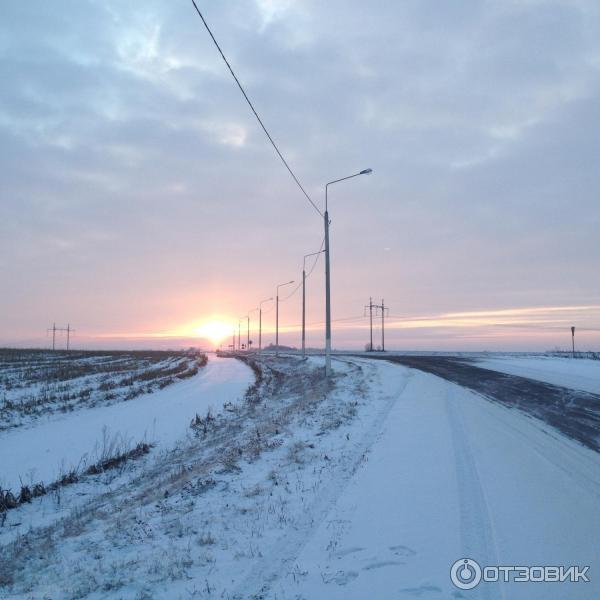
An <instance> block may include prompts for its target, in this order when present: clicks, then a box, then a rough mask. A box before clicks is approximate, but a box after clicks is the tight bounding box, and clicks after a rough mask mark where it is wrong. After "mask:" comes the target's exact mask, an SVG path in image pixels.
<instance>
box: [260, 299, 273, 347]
mask: <svg viewBox="0 0 600 600" xmlns="http://www.w3.org/2000/svg"><path fill="white" fill-rule="evenodd" d="M272 300H273V298H267V299H266V300H263V301H262V302H259V304H258V353H259V354H260V353H261V352H262V305H263V304H265V303H266V302H271V301H272Z"/></svg>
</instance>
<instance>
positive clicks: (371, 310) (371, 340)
mask: <svg viewBox="0 0 600 600" xmlns="http://www.w3.org/2000/svg"><path fill="white" fill-rule="evenodd" d="M374 306H375V305H374V304H373V298H369V304H367V305H366V306H365V310H366V309H367V308H368V309H369V340H370V341H369V350H368V352H373V308H374Z"/></svg>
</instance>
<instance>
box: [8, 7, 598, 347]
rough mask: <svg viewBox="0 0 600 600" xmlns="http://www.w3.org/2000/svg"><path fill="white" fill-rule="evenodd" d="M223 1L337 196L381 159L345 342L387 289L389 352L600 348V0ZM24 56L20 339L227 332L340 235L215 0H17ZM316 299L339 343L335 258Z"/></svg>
mask: <svg viewBox="0 0 600 600" xmlns="http://www.w3.org/2000/svg"><path fill="white" fill-rule="evenodd" d="M198 5H199V7H200V9H201V10H202V11H203V13H204V16H205V18H206V19H207V21H208V23H209V24H210V26H211V28H212V30H213V32H214V34H215V36H216V37H217V39H218V40H219V42H220V44H221V46H222V48H223V50H224V52H225V53H226V55H227V56H228V58H229V60H230V62H231V64H232V66H233V68H234V70H235V71H236V73H237V75H238V76H239V78H240V80H241V81H242V83H243V85H244V86H245V88H246V90H247V92H248V94H249V96H250V98H251V99H252V100H253V102H254V104H255V105H256V107H257V109H258V111H259V113H260V114H261V116H262V118H263V120H264V122H265V124H266V125H267V127H268V128H269V130H270V132H271V134H272V136H273V137H274V139H275V140H276V141H277V143H278V144H279V146H280V148H281V150H282V151H283V153H284V155H285V156H286V158H287V159H288V161H289V163H290V164H291V165H292V168H293V169H294V171H295V173H296V174H297V175H298V177H299V178H300V180H301V181H302V183H303V185H304V187H305V188H306V190H307V192H308V193H309V195H310V196H311V198H312V199H313V200H314V202H315V203H316V204H317V205H318V206H319V207H322V206H323V203H324V186H325V183H326V182H328V181H331V180H333V179H337V178H340V177H344V176H346V175H350V174H353V173H356V172H357V171H360V170H361V169H364V168H372V169H373V174H372V175H369V176H361V177H357V178H355V179H352V180H350V181H347V182H343V183H339V184H336V185H334V186H331V187H330V194H329V208H330V218H331V270H332V271H331V272H332V316H333V319H334V324H333V345H334V347H337V348H359V347H363V346H364V344H365V343H366V342H368V335H369V329H368V327H369V323H368V318H367V317H365V316H364V315H365V314H366V313H365V308H364V307H365V305H366V304H368V303H369V298H370V297H373V298H374V301H376V302H377V303H380V302H381V299H382V298H383V299H384V301H385V302H384V303H385V305H386V306H389V318H388V320H387V323H386V346H387V347H388V348H396V349H429V350H435V349H440V350H452V349H456V350H547V349H554V348H568V347H570V344H571V332H570V327H571V325H575V326H576V327H577V330H576V331H577V334H576V336H577V345H578V347H579V348H580V349H585V350H588V349H590V350H600V278H599V277H598V264H599V262H600V245H599V244H598V239H599V238H598V232H599V231H600V206H599V198H600V196H599V195H598V190H600V169H599V168H598V160H599V158H600V135H599V134H600V78H599V74H600V4H599V3H598V2H597V0H568V1H566V0H564V1H563V0H561V1H558V0H518V1H517V0H488V1H483V0H481V1H478V0H462V1H461V2H439V1H438V0H404V1H401V2H393V1H384V0H375V1H374V2H355V1H350V2H348V1H344V2H342V1H341V0H329V1H328V2H316V1H311V0H306V1H296V2H293V1H291V0H245V1H236V0H231V1H228V2H216V1H214V0H213V1H210V2H209V1H202V0H200V2H198ZM0 75H1V78H2V94H1V95H0V172H1V173H2V177H1V182H0V281H1V282H2V283H1V288H0V290H1V293H0V344H2V345H18V346H28V345H32V346H48V344H50V343H51V337H49V336H48V332H47V329H48V328H49V327H52V324H53V323H56V324H57V326H59V327H63V326H66V325H67V324H69V325H70V326H71V327H72V328H74V330H75V332H74V334H73V338H72V340H71V341H72V345H73V347H82V348H84V347H89V348H93V347H140V346H144V347H175V346H177V345H181V344H184V345H188V344H203V343H206V344H208V342H207V341H206V340H205V339H204V338H203V337H202V336H203V334H204V331H205V327H206V325H207V323H212V322H214V321H216V322H220V323H223V324H224V327H226V329H224V331H227V332H229V330H230V329H231V330H232V331H233V330H234V329H237V326H238V320H239V318H240V317H245V316H246V315H247V313H248V311H251V310H252V309H254V308H255V307H257V306H258V303H259V302H260V301H262V300H266V299H268V298H270V297H272V296H274V295H275V289H276V286H277V285H278V284H280V283H283V282H286V281H289V280H292V279H293V280H294V281H296V282H298V281H300V279H301V271H302V264H303V256H304V255H305V254H309V253H312V252H316V251H318V250H319V249H320V247H321V244H322V240H323V222H322V219H321V217H320V216H319V214H318V213H317V212H316V211H315V210H314V209H313V208H312V207H311V206H310V204H309V203H308V201H307V200H306V198H305V197H304V196H303V195H302V193H301V192H300V191H299V189H298V188H297V187H296V186H295V184H294V182H293V181H292V179H291V178H290V176H289V174H288V173H287V171H286V170H285V168H284V167H283V166H282V164H281V163H280V162H278V159H277V156H276V155H275V153H274V151H273V148H272V147H271V146H270V145H269V143H268V141H267V140H266V138H265V136H264V133H263V132H262V131H261V130H260V128H259V126H258V124H257V122H256V120H255V119H254V117H253V115H252V113H251V112H250V110H249V108H248V106H247V105H246V104H245V102H244V100H243V97H242V96H241V94H240V92H239V90H238V89H237V87H236V86H235V83H234V81H233V80H232V78H231V75H230V74H229V72H228V71H227V69H226V67H225V65H224V63H223V62H222V59H221V58H220V56H219V54H218V53H217V51H216V48H215V47H214V46H213V45H212V42H211V40H210V38H209V37H208V34H207V32H206V30H205V29H204V27H203V25H202V22H201V21H200V19H199V18H198V16H197V15H196V13H195V12H194V9H193V6H192V4H191V2H189V1H184V0H173V1H170V2H164V1H158V0H145V1H144V2H140V1H138V0H130V1H128V2H122V1H120V0H119V1H116V0H102V1H100V0H97V1H92V0H88V1H83V0H69V1H67V0H53V2H42V1H41V0H34V1H32V2H26V3H25V2H19V1H17V0H7V1H6V2H2V5H1V7H0ZM311 267H312V262H311V260H310V259H309V260H307V269H310V268H311ZM296 288H297V285H296V284H293V285H290V286H288V287H285V288H282V289H281V299H282V302H281V303H280V324H281V335H280V341H281V343H283V344H289V345H295V346H297V345H298V344H299V343H300V334H299V331H300V330H299V325H300V323H301V293H300V289H296ZM290 292H294V293H293V295H291V297H289V298H286V296H288V295H289V293H290ZM284 298H285V301H283V299H284ZM306 298H307V323H309V326H308V333H307V343H308V345H309V346H314V347H319V346H322V345H323V336H324V333H323V320H324V271H323V261H322V260H319V262H318V263H317V264H316V265H315V267H314V270H313V271H312V273H311V275H310V277H309V278H308V279H307V292H306ZM263 307H264V309H265V312H264V314H263V328H264V335H263V343H265V344H267V343H270V342H273V341H274V334H273V329H274V313H275V311H274V310H273V303H272V302H267V303H265V304H264V305H263ZM256 323H257V313H256V312H253V313H252V314H251V328H252V333H251V337H252V339H253V341H254V344H255V345H256V343H257V337H256V332H255V328H256ZM375 323H376V324H377V327H376V330H375V332H374V337H375V339H374V342H375V343H376V344H378V343H380V337H379V336H380V330H379V317H377V318H376V319H375ZM64 342H65V340H64V336H63V335H61V336H60V337H59V339H58V344H64Z"/></svg>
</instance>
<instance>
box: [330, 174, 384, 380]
mask: <svg viewBox="0 0 600 600" xmlns="http://www.w3.org/2000/svg"><path fill="white" fill-rule="evenodd" d="M372 172H373V169H363V170H362V171H360V172H359V173H355V174H354V175H348V176H347V177H341V178H340V179H334V180H333V181H329V182H328V183H326V184H325V214H324V215H323V222H324V224H325V376H326V377H329V376H330V375H331V271H330V267H329V212H328V210H327V209H328V206H327V192H328V189H329V186H330V185H332V184H334V183H339V182H340V181H345V180H346V179H352V178H353V177H358V176H359V175H368V174H369V173H372Z"/></svg>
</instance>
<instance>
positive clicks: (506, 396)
mask: <svg viewBox="0 0 600 600" xmlns="http://www.w3.org/2000/svg"><path fill="white" fill-rule="evenodd" d="M362 358H365V356H364V355H363V356H362ZM366 358H372V359H380V360H388V361H390V362H393V363H398V364H401V365H404V366H406V367H411V368H413V369H419V370H421V371H424V372H426V373H431V374H433V375H437V376H438V377H443V378H444V379H447V380H448V381H452V382H453V383H457V384H459V385H462V386H463V387H466V388H468V389H470V390H473V391H475V392H477V393H479V394H482V395H484V396H486V397H488V398H491V399H492V400H496V401H498V402H500V403H502V404H503V405H505V406H508V407H510V408H518V409H519V410H522V411H523V412H525V413H527V414H528V415H531V416H533V417H535V418H536V419H539V420H540V421H543V422H544V423H547V424H548V425H552V427H555V428H556V429H558V430H559V431H560V432H562V433H563V434H565V435H567V436H568V437H570V438H573V439H575V440H577V441H579V442H581V443H582V444H584V445H585V446H587V447H588V448H591V449H592V450H595V451H596V452H600V396H599V395H597V394H590V393H588V392H582V391H579V390H572V389H569V388H564V387H560V386H557V385H551V384H549V383H544V382H542V381H535V380H534V379H528V378H526V377H518V376H516V375H508V374H506V373H500V372H498V371H492V370H490V369H483V368H481V367H477V366H475V365H473V364H471V363H470V362H469V360H468V359H464V358H458V357H449V356H386V357H383V356H372V357H369V356H367V357H366Z"/></svg>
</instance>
